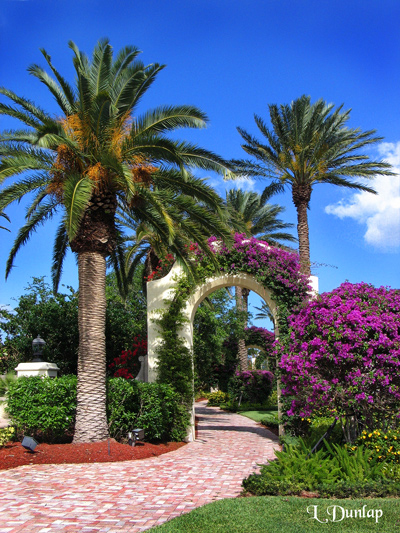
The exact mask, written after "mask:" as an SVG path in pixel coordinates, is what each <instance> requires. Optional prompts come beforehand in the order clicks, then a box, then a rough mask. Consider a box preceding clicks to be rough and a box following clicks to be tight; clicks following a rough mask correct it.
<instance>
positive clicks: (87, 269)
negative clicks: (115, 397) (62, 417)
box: [74, 251, 108, 443]
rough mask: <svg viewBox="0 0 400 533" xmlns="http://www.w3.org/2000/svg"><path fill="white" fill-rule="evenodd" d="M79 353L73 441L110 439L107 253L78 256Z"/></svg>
mask: <svg viewBox="0 0 400 533" xmlns="http://www.w3.org/2000/svg"><path fill="white" fill-rule="evenodd" d="M78 270H79V301H78V308H79V311H78V319H79V353H78V390H77V409H76V422H75V433H74V442H75V443H76V442H94V441H101V440H105V439H106V438H107V437H108V425H107V413H106V339H105V321H106V293H105V282H106V260H105V256H104V254H101V253H99V252H96V251H84V252H79V254H78Z"/></svg>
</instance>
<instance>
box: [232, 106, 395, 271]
mask: <svg viewBox="0 0 400 533" xmlns="http://www.w3.org/2000/svg"><path fill="white" fill-rule="evenodd" d="M342 108H343V106H342V105H341V106H340V107H338V108H337V109H334V105H333V104H327V103H326V102H324V101H323V100H318V101H317V102H315V103H314V104H311V99H310V97H309V96H301V97H300V98H298V99H297V100H295V101H293V102H292V103H291V104H290V105H281V106H279V107H278V106H277V105H270V106H269V114H270V120H271V124H272V129H269V128H268V127H267V126H266V124H265V122H264V121H263V119H262V118H261V117H259V116H258V115H255V117H254V118H255V121H256V124H257V126H258V128H259V130H260V132H261V133H262V135H263V136H264V138H265V140H264V142H260V141H258V140H257V139H256V138H255V137H253V136H252V135H250V134H249V133H247V132H246V131H245V130H243V129H242V128H238V131H239V133H240V135H241V136H242V138H243V139H244V141H245V144H243V145H242V148H243V149H244V150H245V152H247V153H248V154H249V155H251V156H253V157H254V158H255V160H256V162H254V161H252V160H240V161H235V162H234V163H235V165H236V169H238V170H239V171H240V172H241V173H243V174H247V175H248V176H259V177H263V178H267V179H270V180H271V184H270V185H269V187H268V188H267V192H268V191H275V192H279V191H283V190H284V189H285V188H286V187H288V188H289V189H290V190H291V192H292V199H293V203H294V205H295V207H296V210H297V231H298V237H299V252H300V262H301V270H302V272H303V273H304V274H307V275H310V273H311V271H310V246H309V229H308V217H307V209H308V208H309V203H310V199H311V193H312V190H313V187H314V186H315V185H316V184H318V183H329V184H332V185H338V186H340V187H347V188H350V189H355V190H361V191H368V192H371V193H375V191H374V190H373V189H372V188H371V187H368V186H367V185H364V184H363V183H360V182H357V181H354V180H355V179H357V178H367V179H372V178H373V177H374V176H375V175H391V174H392V173H391V172H390V168H391V167H390V165H389V164H387V163H385V162H382V161H375V160H372V159H370V158H369V157H368V156H367V155H365V154H363V153H362V151H361V150H362V149H364V148H368V147H369V146H371V145H373V144H375V143H377V142H378V141H381V140H382V137H376V136H375V133H376V131H375V130H369V131H364V132H363V131H361V130H360V129H358V128H348V127H347V126H346V123H347V121H348V120H349V117H350V110H348V111H343V112H342Z"/></svg>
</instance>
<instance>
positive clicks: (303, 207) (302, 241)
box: [292, 185, 311, 277]
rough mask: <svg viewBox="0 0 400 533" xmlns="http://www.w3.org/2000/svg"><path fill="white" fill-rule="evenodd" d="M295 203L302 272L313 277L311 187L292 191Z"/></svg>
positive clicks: (301, 187)
mask: <svg viewBox="0 0 400 533" xmlns="http://www.w3.org/2000/svg"><path fill="white" fill-rule="evenodd" d="M292 197H293V203H294V205H295V207H296V211H297V234H298V237H299V255H300V271H301V273H302V274H305V275H306V276H308V277H310V276H311V262H310V240H309V233H310V232H309V229H308V214H307V209H308V204H309V202H310V198H311V186H310V185H298V186H297V187H293V189H292Z"/></svg>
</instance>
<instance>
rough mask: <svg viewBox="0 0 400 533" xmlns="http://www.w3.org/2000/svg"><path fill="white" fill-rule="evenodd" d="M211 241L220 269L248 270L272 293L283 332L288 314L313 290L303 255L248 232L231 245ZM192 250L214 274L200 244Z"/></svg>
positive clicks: (204, 266) (236, 237) (224, 270)
mask: <svg viewBox="0 0 400 533" xmlns="http://www.w3.org/2000/svg"><path fill="white" fill-rule="evenodd" d="M208 242H209V246H210V248H211V249H212V250H213V252H214V253H215V255H216V256H217V259H218V264H219V269H220V272H226V273H228V274H234V273H235V272H247V273H249V274H251V275H253V276H254V277H255V278H256V280H257V281H258V282H259V283H260V284H261V285H263V286H264V287H266V288H267V289H269V290H270V291H271V292H272V299H273V300H274V301H275V303H276V305H277V307H278V311H279V331H280V333H283V332H284V330H285V329H286V320H287V316H288V315H289V314H290V313H291V312H292V310H293V309H294V308H296V307H297V306H298V305H299V304H301V303H302V302H303V301H304V300H305V299H306V298H308V295H309V293H310V290H311V287H310V286H309V280H308V278H307V276H305V275H304V274H301V272H300V263H299V256H298V255H297V254H295V253H291V252H287V251H285V250H283V249H281V248H275V247H273V246H269V245H268V243H266V242H264V241H260V240H258V239H255V238H254V237H252V238H249V237H247V236H246V234H245V233H242V234H240V233H236V234H235V236H234V243H233V246H232V247H230V248H228V247H227V246H226V245H225V244H224V243H223V242H222V241H220V240H218V239H217V238H216V237H211V238H210V239H209V240H208ZM192 250H193V252H194V254H195V256H196V257H197V261H198V265H199V268H200V269H201V268H203V269H205V272H206V274H207V273H208V274H209V275H212V274H213V270H214V268H215V267H214V265H211V263H210V261H209V259H208V257H207V256H206V255H205V254H204V253H203V252H202V251H201V250H199V249H197V248H196V245H194V247H193V248H192ZM207 269H208V270H207Z"/></svg>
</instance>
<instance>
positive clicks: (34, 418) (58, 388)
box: [6, 375, 76, 442]
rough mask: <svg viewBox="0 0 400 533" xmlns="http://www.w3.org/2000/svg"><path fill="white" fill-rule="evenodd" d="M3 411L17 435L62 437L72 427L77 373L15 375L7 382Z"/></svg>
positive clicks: (58, 438) (51, 440) (46, 439)
mask: <svg viewBox="0 0 400 533" xmlns="http://www.w3.org/2000/svg"><path fill="white" fill-rule="evenodd" d="M6 410H7V412H8V414H9V416H10V418H11V422H12V425H13V426H14V427H15V429H16V434H17V437H18V438H20V437H21V436H22V435H23V434H25V433H26V434H29V435H30V436H31V437H35V438H36V439H38V440H41V441H45V442H57V441H60V440H63V439H64V438H65V437H66V436H68V435H71V434H72V431H73V428H74V422H75V411H76V376H73V375H69V376H62V377H59V378H47V377H44V378H43V377H40V376H31V377H21V378H18V379H17V380H16V381H15V382H14V383H10V385H9V389H8V396H7V408H6Z"/></svg>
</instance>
